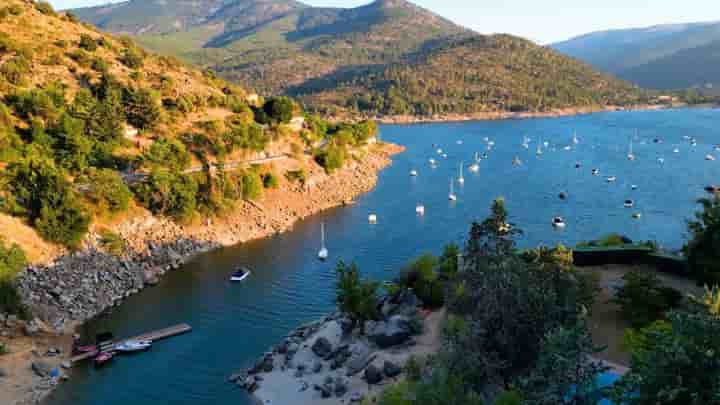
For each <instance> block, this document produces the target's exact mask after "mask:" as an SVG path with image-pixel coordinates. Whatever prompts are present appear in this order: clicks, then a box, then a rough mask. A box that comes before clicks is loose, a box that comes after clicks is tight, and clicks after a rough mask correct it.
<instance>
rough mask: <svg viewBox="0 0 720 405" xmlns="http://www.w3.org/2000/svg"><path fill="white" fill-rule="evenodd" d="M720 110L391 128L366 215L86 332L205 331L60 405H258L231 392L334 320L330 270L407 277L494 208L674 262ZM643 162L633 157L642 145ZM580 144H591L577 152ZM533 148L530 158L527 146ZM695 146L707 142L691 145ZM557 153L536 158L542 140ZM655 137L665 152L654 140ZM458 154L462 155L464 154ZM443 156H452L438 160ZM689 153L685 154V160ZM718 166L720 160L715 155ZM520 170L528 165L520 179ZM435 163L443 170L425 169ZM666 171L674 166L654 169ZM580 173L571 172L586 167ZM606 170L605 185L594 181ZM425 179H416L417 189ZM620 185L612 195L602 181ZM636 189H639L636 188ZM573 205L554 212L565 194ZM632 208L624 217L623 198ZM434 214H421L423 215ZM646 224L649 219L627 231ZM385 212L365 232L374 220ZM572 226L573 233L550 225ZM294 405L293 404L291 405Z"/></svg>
mask: <svg viewBox="0 0 720 405" xmlns="http://www.w3.org/2000/svg"><path fill="white" fill-rule="evenodd" d="M719 122H720V111H718V110H710V109H688V110H666V111H655V112H619V113H600V114H594V115H588V116H582V117H568V118H558V119H533V120H515V121H495V122H471V123H457V124H456V123H451V124H428V125H411V126H383V127H382V138H383V139H384V140H387V141H390V142H395V143H399V144H402V145H405V146H406V147H407V151H406V152H405V153H403V154H401V155H398V156H396V157H395V162H394V164H393V165H392V166H391V167H389V168H387V169H386V170H385V171H383V172H382V173H381V174H380V179H379V182H378V186H377V188H376V189H375V190H373V191H372V192H370V193H368V194H367V195H364V196H362V197H361V198H359V199H358V203H357V204H356V205H353V206H350V207H344V208H337V209H334V210H330V211H326V212H324V213H321V214H319V215H317V216H315V217H312V218H309V219H307V220H305V221H301V222H299V223H298V224H297V225H296V227H295V228H294V230H293V231H291V232H288V233H285V234H283V235H280V236H276V237H273V238H269V239H265V240H260V241H255V242H251V243H247V244H244V245H241V246H237V247H232V248H227V249H222V250H219V251H215V252H211V253H208V254H205V255H203V256H201V257H198V258H197V259H196V260H194V261H192V262H190V263H188V264H187V265H185V266H184V269H183V270H181V271H176V272H173V273H171V274H169V275H168V276H166V277H165V278H164V279H163V280H162V282H161V283H160V285H159V286H157V287H155V288H151V289H148V290H146V291H144V292H143V293H142V294H139V295H136V296H134V297H132V298H130V299H129V300H128V301H127V302H126V303H125V304H123V305H122V306H121V307H120V308H117V309H116V310H114V311H113V312H112V314H110V315H109V316H106V317H103V318H101V319H98V320H95V321H93V322H91V323H90V324H89V325H87V328H86V333H88V334H94V332H95V331H98V330H112V331H113V332H115V334H116V335H117V336H129V335H133V334H135V333H138V332H144V331H148V330H152V329H159V328H163V327H166V326H169V325H172V324H175V323H180V322H187V323H189V324H191V325H192V326H193V328H194V330H193V332H192V333H190V334H186V335H183V336H180V337H176V338H173V339H169V340H167V341H162V342H158V343H156V344H155V345H154V346H153V348H152V350H150V351H149V352H147V353H142V354H139V355H136V356H127V357H120V358H117V359H116V360H115V361H114V362H113V363H112V364H110V365H108V366H107V367H105V368H103V369H99V370H96V369H94V368H92V367H90V366H88V367H85V366H80V367H78V368H77V369H75V370H74V372H73V378H72V379H71V380H70V381H69V382H67V383H64V384H62V386H61V387H60V388H59V389H58V390H57V391H56V392H55V393H54V394H53V395H52V397H51V398H50V400H49V401H48V402H49V403H50V404H53V405H56V404H57V405H59V404H63V405H64V404H68V405H69V404H72V405H90V404H103V405H128V404H132V405H150V404H173V405H180V404H203V405H210V404H217V405H220V404H222V405H225V404H231V403H232V404H250V403H251V402H250V400H249V398H248V397H247V395H246V394H245V393H244V392H243V391H241V390H239V389H236V388H234V387H233V386H232V385H230V384H228V383H226V382H225V380H226V378H227V376H228V375H229V374H230V373H231V372H233V371H235V370H237V369H239V368H241V367H243V366H247V365H249V364H250V363H251V362H253V361H254V359H256V358H257V357H258V356H259V355H260V354H261V353H262V352H264V351H265V350H267V349H268V348H269V347H270V346H271V345H273V344H275V343H277V342H278V341H280V339H281V338H282V337H283V336H285V335H286V334H287V332H289V331H290V330H291V329H292V328H294V327H296V326H298V325H300V324H301V323H304V322H306V321H310V320H315V319H317V318H319V317H320V316H322V315H324V314H326V313H327V312H329V311H331V310H332V309H333V302H332V300H333V293H334V291H333V283H334V273H333V268H334V265H335V263H336V262H337V261H338V260H341V259H342V260H345V261H352V260H355V261H357V263H358V264H359V266H360V268H361V270H362V272H363V273H364V274H366V275H368V276H372V277H375V278H379V279H390V278H392V277H393V276H395V275H396V274H397V272H398V270H399V269H400V268H401V267H402V265H403V264H404V263H406V262H407V261H408V260H410V259H412V258H413V257H415V256H418V255H420V254H421V253H423V252H433V253H439V252H440V251H441V249H442V246H443V245H444V244H445V243H447V242H457V243H462V242H463V240H464V237H465V234H466V232H467V230H468V229H469V226H470V223H471V222H472V221H473V220H476V219H483V218H484V217H485V216H486V215H487V213H488V207H489V205H490V203H491V201H492V200H493V199H494V198H495V197H497V196H504V197H505V198H506V202H507V207H508V209H509V211H510V215H511V218H512V221H513V222H514V223H516V224H517V226H518V227H520V228H522V229H523V230H524V231H525V235H524V236H523V238H522V239H521V240H519V244H520V245H521V246H533V245H536V244H539V243H545V244H555V243H558V242H562V243H565V244H567V245H574V244H575V243H576V242H578V241H582V240H588V239H593V238H597V237H599V236H601V235H603V234H605V233H608V232H620V233H623V234H626V235H628V236H629V237H631V238H633V239H637V240H640V239H652V240H656V241H658V242H659V243H660V244H661V245H662V246H665V247H668V248H672V249H677V248H680V247H681V246H682V244H683V241H684V238H685V220H686V219H687V218H689V217H690V216H691V215H692V213H693V211H694V210H695V209H696V205H695V200H696V199H697V198H699V197H701V196H704V195H705V192H704V191H703V187H704V186H706V185H708V184H713V183H716V182H718V183H720V181H718V179H717V176H718V174H720V161H717V162H712V161H706V160H705V159H704V157H705V155H707V154H713V155H715V154H716V153H715V152H714V149H713V148H714V145H715V144H716V143H720V126H719V125H718V123H719ZM635 129H637V130H638V131H639V135H638V137H637V138H636V139H635V141H634V153H635V155H636V156H637V159H636V160H635V161H629V160H628V159H627V157H626V154H627V150H628V147H629V141H630V137H631V136H632V134H633V133H634V131H635ZM573 131H577V135H578V138H579V139H580V143H579V144H578V145H576V146H575V147H573V149H572V150H570V151H565V150H564V149H563V147H564V146H566V145H568V144H570V143H571V138H572V134H573ZM524 135H527V136H528V137H530V138H532V142H531V143H530V148H529V149H527V150H526V149H523V148H522V147H521V143H522V137H523V136H524ZM683 136H692V137H695V138H696V139H697V146H695V147H692V146H690V143H689V141H688V140H685V139H683ZM484 137H488V138H489V139H491V140H492V141H494V142H495V147H494V149H493V150H491V151H488V159H487V160H483V161H482V162H481V163H480V171H479V173H477V174H475V173H469V172H467V171H466V172H465V184H464V186H462V187H460V186H458V185H457V184H456V187H455V190H456V193H457V196H458V200H457V201H456V202H450V201H448V198H447V197H448V187H449V179H450V176H455V175H456V173H457V170H458V169H457V167H458V164H459V162H460V161H461V160H464V161H465V162H469V161H470V160H471V159H472V156H473V155H474V153H475V152H480V153H482V152H484V151H485V149H486V143H485V141H484V140H483V138H484ZM538 138H540V139H542V140H543V141H548V142H549V143H550V147H549V148H548V149H546V150H545V152H544V154H543V155H542V156H540V157H537V156H536V155H535V146H536V142H537V139H538ZM655 138H659V139H662V141H663V142H662V143H659V144H656V143H654V142H653V140H654V139H655ZM458 140H462V141H463V143H462V144H458V143H457V141H458ZM433 144H437V145H439V147H441V148H443V149H444V150H445V151H446V152H447V154H448V157H447V159H443V158H442V157H440V156H438V155H437V153H436V152H435V149H436V148H437V147H434V146H433ZM675 147H677V148H679V150H680V151H679V153H673V152H672V151H673V148H675ZM717 155H718V157H720V153H718V154H717ZM515 156H518V157H519V158H520V159H521V160H522V161H523V165H521V166H518V167H513V165H512V164H511V162H512V160H513V158H514V157H515ZM430 157H433V158H435V159H437V160H438V167H437V168H436V169H431V168H430V166H429V164H428V158H430ZM659 157H663V158H664V159H665V164H664V165H661V164H659V163H658V161H657V159H658V158H659ZM576 161H578V162H580V163H581V164H582V168H581V169H575V167H574V166H575V162H576ZM592 168H598V169H599V170H600V172H601V176H592V174H591V169H592ZM412 169H415V170H417V171H418V172H419V173H418V174H419V175H418V176H417V177H415V178H411V177H410V176H409V172H410V170H412ZM609 175H614V176H617V181H616V182H614V183H607V182H606V180H605V176H609ZM631 184H635V185H637V186H638V188H637V190H634V191H633V190H631ZM563 190H564V191H567V192H568V193H569V198H568V199H567V200H565V201H563V200H560V199H559V198H558V193H559V192H560V191H563ZM628 198H632V199H633V200H635V207H634V208H632V209H627V208H624V207H623V201H624V200H625V199H628ZM418 202H422V203H423V204H424V205H425V216H424V217H418V216H417V215H416V214H415V205H416V204H417V203H418ZM634 212H640V213H642V217H641V219H639V220H635V219H632V218H631V214H632V213H634ZM370 213H374V214H377V216H378V223H377V224H376V225H369V224H368V220H367V216H368V214H370ZM557 215H561V216H563V217H564V218H565V221H566V222H567V228H566V229H565V230H562V231H556V230H554V229H553V228H552V227H551V220H552V218H553V217H554V216H557ZM321 221H325V223H326V224H327V226H326V228H327V233H328V248H329V250H330V260H328V261H327V262H325V263H322V262H318V261H317V260H316V258H315V255H316V253H317V250H318V245H319V234H320V222H321ZM238 264H244V265H247V266H249V267H251V268H252V269H254V272H253V274H252V276H251V277H250V278H249V279H248V280H246V281H245V282H244V283H242V284H230V283H229V282H228V281H227V279H228V275H229V273H230V272H231V269H232V268H233V266H236V265H238ZM279 405H282V404H279Z"/></svg>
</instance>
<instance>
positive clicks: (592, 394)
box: [517, 320, 608, 405]
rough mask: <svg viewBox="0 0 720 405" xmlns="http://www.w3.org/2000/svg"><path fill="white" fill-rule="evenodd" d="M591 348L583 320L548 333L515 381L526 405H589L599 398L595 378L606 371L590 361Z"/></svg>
mask: <svg viewBox="0 0 720 405" xmlns="http://www.w3.org/2000/svg"><path fill="white" fill-rule="evenodd" d="M601 350H602V349H601V348H597V347H595V345H594V344H593V341H592V337H591V336H590V331H589V330H588V327H587V325H586V324H585V322H584V321H582V320H581V321H578V322H577V323H576V324H575V325H573V326H571V327H563V326H560V327H559V328H557V329H555V330H553V331H551V332H550V333H548V335H547V336H546V337H545V339H544V340H543V344H542V351H541V352H540V355H539V357H538V360H537V363H536V364H535V365H534V366H533V368H532V370H530V372H529V373H528V374H527V376H524V377H521V378H520V379H519V382H518V384H517V385H518V387H520V389H521V391H522V394H523V395H522V396H523V402H522V403H523V404H527V405H555V404H567V405H590V404H597V403H598V402H599V401H600V400H601V399H602V396H603V395H602V394H601V390H600V387H599V386H598V384H597V381H598V377H599V376H600V374H602V373H603V372H605V371H607V370H608V368H607V367H605V366H603V365H602V363H599V362H597V361H593V360H592V357H591V356H593V355H595V354H597V353H598V352H599V351H601Z"/></svg>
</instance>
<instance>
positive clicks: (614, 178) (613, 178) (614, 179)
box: [605, 176, 617, 183]
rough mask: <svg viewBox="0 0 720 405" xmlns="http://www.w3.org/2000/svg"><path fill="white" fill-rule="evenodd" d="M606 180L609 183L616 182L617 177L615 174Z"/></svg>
mask: <svg viewBox="0 0 720 405" xmlns="http://www.w3.org/2000/svg"><path fill="white" fill-rule="evenodd" d="M605 180H606V181H607V182H608V183H614V182H615V181H616V180H617V177H615V176H608V177H607V178H606V179H605Z"/></svg>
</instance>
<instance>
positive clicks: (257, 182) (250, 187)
mask: <svg viewBox="0 0 720 405" xmlns="http://www.w3.org/2000/svg"><path fill="white" fill-rule="evenodd" d="M240 181H241V183H242V197H243V198H244V199H246V200H255V199H257V198H258V197H260V195H261V194H262V189H263V180H262V179H261V178H260V175H259V174H257V173H255V172H247V173H244V174H243V175H242V177H241V178H240Z"/></svg>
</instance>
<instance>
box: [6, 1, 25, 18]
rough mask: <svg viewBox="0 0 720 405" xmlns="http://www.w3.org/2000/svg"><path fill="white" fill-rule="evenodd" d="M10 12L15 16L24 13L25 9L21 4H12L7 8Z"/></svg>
mask: <svg viewBox="0 0 720 405" xmlns="http://www.w3.org/2000/svg"><path fill="white" fill-rule="evenodd" d="M7 10H8V12H10V14H12V15H14V16H18V15H22V13H23V12H24V11H25V9H23V7H22V6H21V5H19V4H12V5H10V6H8V8H7Z"/></svg>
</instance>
